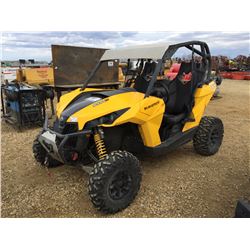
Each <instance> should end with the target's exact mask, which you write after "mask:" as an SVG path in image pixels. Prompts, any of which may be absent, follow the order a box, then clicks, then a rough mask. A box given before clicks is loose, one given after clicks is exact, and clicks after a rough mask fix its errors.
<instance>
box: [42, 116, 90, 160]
mask: <svg viewBox="0 0 250 250" xmlns="http://www.w3.org/2000/svg"><path fill="white" fill-rule="evenodd" d="M91 133H92V131H91V130H84V131H79V132H75V133H70V134H60V133H58V132H55V131H53V130H52V129H50V128H49V127H48V117H47V116H46V117H45V121H44V125H43V130H42V132H41V134H40V136H39V138H38V140H39V142H40V143H41V144H42V146H43V147H44V149H45V150H46V151H47V152H48V153H49V155H50V156H51V157H53V158H54V159H57V160H58V161H60V162H63V163H65V162H66V160H65V158H64V155H63V147H64V145H65V143H66V142H67V141H68V139H69V138H72V137H76V136H80V135H86V134H91ZM57 138H59V139H60V140H57Z"/></svg>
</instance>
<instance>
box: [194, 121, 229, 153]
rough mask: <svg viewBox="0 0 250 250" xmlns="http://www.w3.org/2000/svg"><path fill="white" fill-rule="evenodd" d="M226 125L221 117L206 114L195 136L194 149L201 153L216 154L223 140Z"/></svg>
mask: <svg viewBox="0 0 250 250" xmlns="http://www.w3.org/2000/svg"><path fill="white" fill-rule="evenodd" d="M223 134H224V127H223V123H222V121H221V120H220V119H219V118H216V117H212V116H204V117H203V118H202V119H201V122H200V125H199V128H198V130H197V131H196V133H195V135H194V138H193V145H194V149H195V151H196V152H197V153H199V154H201V155H206V156H209V155H214V154H215V153H217V151H218V150H219V148H220V145H221V143H222V140H223Z"/></svg>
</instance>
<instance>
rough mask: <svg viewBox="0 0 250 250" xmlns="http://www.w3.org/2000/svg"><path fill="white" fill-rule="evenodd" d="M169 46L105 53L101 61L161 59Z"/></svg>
mask: <svg viewBox="0 0 250 250" xmlns="http://www.w3.org/2000/svg"><path fill="white" fill-rule="evenodd" d="M168 47H169V44H150V45H142V46H130V47H124V48H119V49H111V50H107V51H105V53H104V54H103V56H102V58H101V61H106V60H114V59H123V60H124V59H142V58H143V59H161V58H162V57H163V55H164V53H165V51H166V50H167V49H168Z"/></svg>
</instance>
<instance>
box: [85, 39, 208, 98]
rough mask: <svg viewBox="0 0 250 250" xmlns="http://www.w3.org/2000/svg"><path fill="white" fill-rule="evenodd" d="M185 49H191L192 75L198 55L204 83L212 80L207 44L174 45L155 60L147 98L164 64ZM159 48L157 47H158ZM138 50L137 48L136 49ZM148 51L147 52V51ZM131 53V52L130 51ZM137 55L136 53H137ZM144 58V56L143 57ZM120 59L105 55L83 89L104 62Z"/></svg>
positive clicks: (186, 43) (193, 42)
mask: <svg viewBox="0 0 250 250" xmlns="http://www.w3.org/2000/svg"><path fill="white" fill-rule="evenodd" d="M195 46H199V48H200V49H197V48H195ZM182 47H185V48H187V49H189V50H190V51H191V52H192V60H191V62H192V71H191V72H192V73H193V70H194V54H197V55H199V56H201V58H202V63H203V66H204V67H203V68H204V69H203V70H204V77H203V82H204V83H206V82H208V81H209V80H210V78H211V54H210V50H209V47H208V45H207V44H206V43H205V42H201V41H189V42H184V43H178V44H174V45H169V46H168V47H167V49H166V50H165V52H164V53H163V54H162V56H158V58H154V59H156V62H157V65H156V67H155V70H154V72H153V74H152V78H151V80H150V81H149V85H148V88H147V91H146V93H145V97H148V96H149V95H150V93H151V91H152V89H153V87H154V84H155V82H156V81H157V76H158V75H159V73H160V71H161V69H162V66H163V63H164V62H165V61H166V60H170V59H171V57H172V56H173V55H174V54H175V52H176V51H177V50H178V49H180V48H182ZM156 48H157V46H156ZM135 50H136V48H135ZM145 51H146V50H145ZM130 52H131V51H130ZM135 54H136V53H135ZM143 57H144V56H143ZM119 59H120V58H115V56H114V58H108V59H107V58H105V54H104V59H103V60H102V58H101V60H100V61H99V62H98V64H97V65H96V66H95V68H94V69H93V70H92V72H91V73H90V75H89V77H88V78H87V79H86V81H85V82H84V83H83V87H82V89H85V88H86V87H87V85H88V83H89V82H90V81H91V79H92V78H93V76H94V75H95V73H96V72H97V70H98V68H99V67H100V65H101V63H102V62H104V61H110V60H119ZM129 59H130V58H127V60H129ZM134 59H138V60H139V59H153V58H149V57H147V56H145V57H144V58H134ZM191 84H192V87H193V86H194V83H193V80H191Z"/></svg>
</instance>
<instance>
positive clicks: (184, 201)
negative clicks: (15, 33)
mask: <svg viewBox="0 0 250 250" xmlns="http://www.w3.org/2000/svg"><path fill="white" fill-rule="evenodd" d="M249 87H250V82H249V81H233V80H224V81H223V83H222V86H221V96H222V98H219V99H216V100H213V101H211V102H210V104H209V106H208V108H207V110H206V114H207V115H214V116H218V117H220V118H221V119H222V120H223V123H224V127H225V136H224V141H223V145H222V147H221V149H220V151H219V152H218V153H217V154H216V155H214V156H211V157H203V156H200V155H198V154H196V153H195V152H194V150H193V147H192V143H189V144H187V145H185V146H183V147H181V148H179V149H178V150H176V151H174V152H172V153H169V154H168V155H166V156H164V157H160V158H149V157H147V158H144V159H141V164H142V167H143V180H142V186H141V190H140V192H139V194H138V196H137V198H136V199H135V201H134V202H133V203H132V204H131V205H130V206H129V207H128V208H127V209H125V210H124V211H122V212H119V213H117V214H115V215H112V216H105V217H233V215H234V208H235V205H236V202H237V200H238V199H239V198H242V197H246V198H249V199H250V165H249V152H250V150H249V141H250V130H249V128H250V115H249V111H250V106H249V104H250V103H249V100H250V98H249V94H250V92H249ZM38 131H39V128H33V129H27V130H25V131H23V132H17V131H16V130H15V129H14V128H12V127H11V126H10V125H8V124H6V123H4V122H2V136H1V138H2V145H1V146H2V147H1V153H2V155H1V160H2V169H1V173H2V178H1V182H2V183H1V184H2V185H1V186H2V190H1V195H2V204H1V205H2V211H1V216H2V217H103V215H102V214H101V213H99V212H97V211H96V210H95V209H94V208H93V206H92V204H91V202H90V200H89V198H88V194H87V182H88V175H87V174H86V173H85V172H83V171H82V170H81V169H76V168H73V167H69V166H63V167H59V168H55V169H52V170H50V174H48V173H47V172H46V170H45V169H44V168H41V167H39V165H38V164H37V163H36V162H35V160H34V159H33V157H32V142H33V139H34V137H35V136H36V135H37V133H38Z"/></svg>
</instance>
